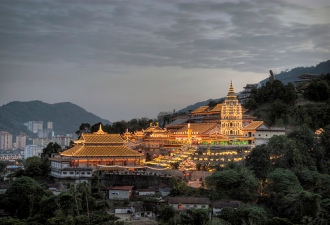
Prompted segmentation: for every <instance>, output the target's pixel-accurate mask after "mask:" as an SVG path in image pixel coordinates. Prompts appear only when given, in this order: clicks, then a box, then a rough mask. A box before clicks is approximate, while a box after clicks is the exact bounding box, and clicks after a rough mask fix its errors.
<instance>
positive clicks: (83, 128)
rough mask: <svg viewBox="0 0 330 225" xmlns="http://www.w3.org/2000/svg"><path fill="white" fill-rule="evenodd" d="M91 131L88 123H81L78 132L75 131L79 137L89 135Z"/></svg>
mask: <svg viewBox="0 0 330 225" xmlns="http://www.w3.org/2000/svg"><path fill="white" fill-rule="evenodd" d="M90 131H91V125H90V124H89V123H82V124H81V125H80V127H79V130H77V131H76V134H77V135H78V136H80V135H81V134H82V133H89V132H90Z"/></svg>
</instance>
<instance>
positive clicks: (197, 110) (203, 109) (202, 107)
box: [191, 106, 209, 114]
mask: <svg viewBox="0 0 330 225" xmlns="http://www.w3.org/2000/svg"><path fill="white" fill-rule="evenodd" d="M208 108H209V106H200V107H198V108H197V109H195V110H194V111H192V112H191V113H192V114H194V113H203V112H205V111H206V109H208Z"/></svg>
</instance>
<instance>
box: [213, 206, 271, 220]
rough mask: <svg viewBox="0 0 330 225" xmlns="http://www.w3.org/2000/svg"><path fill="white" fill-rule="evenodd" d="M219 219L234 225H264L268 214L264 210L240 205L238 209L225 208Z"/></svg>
mask: <svg viewBox="0 0 330 225" xmlns="http://www.w3.org/2000/svg"><path fill="white" fill-rule="evenodd" d="M219 217H220V218H221V219H223V220H225V221H227V222H229V223H230V224H232V225H241V224H260V225H262V224H265V222H266V221H267V213H266V211H265V210H264V209H263V208H261V207H257V206H252V205H245V204H242V205H240V206H239V207H238V208H237V209H234V208H224V209H223V210H222V211H221V213H220V215H219Z"/></svg>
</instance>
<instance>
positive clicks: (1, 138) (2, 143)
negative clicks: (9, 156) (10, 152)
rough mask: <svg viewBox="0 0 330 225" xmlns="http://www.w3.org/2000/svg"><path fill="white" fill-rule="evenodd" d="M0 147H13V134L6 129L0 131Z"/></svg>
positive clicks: (4, 148)
mask: <svg viewBox="0 0 330 225" xmlns="http://www.w3.org/2000/svg"><path fill="white" fill-rule="evenodd" d="M0 149H3V150H6V149H13V135H11V134H10V133H9V132H7V131H1V132H0Z"/></svg>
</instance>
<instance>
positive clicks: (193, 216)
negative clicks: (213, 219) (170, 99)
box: [180, 209, 209, 225]
mask: <svg viewBox="0 0 330 225" xmlns="http://www.w3.org/2000/svg"><path fill="white" fill-rule="evenodd" d="M180 219H181V224H187V225H204V224H207V222H208V220H209V216H208V212H207V210H205V209H187V210H186V211H185V212H182V213H181V214H180Z"/></svg>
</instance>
